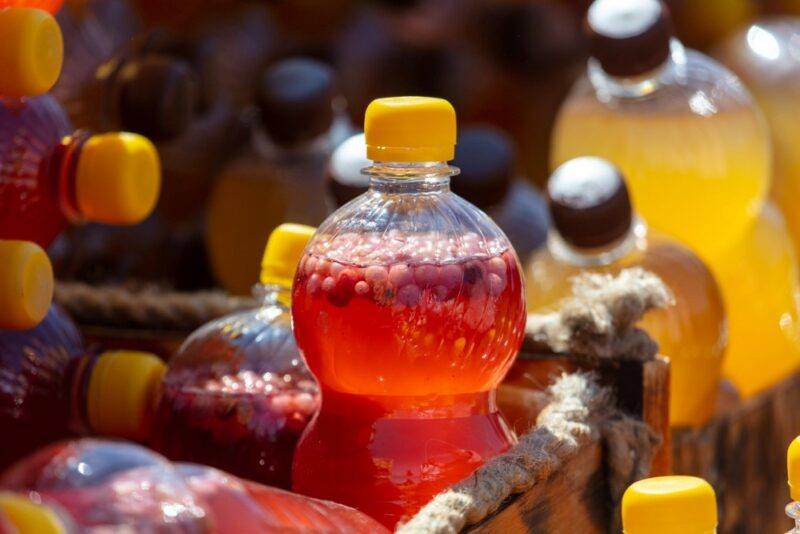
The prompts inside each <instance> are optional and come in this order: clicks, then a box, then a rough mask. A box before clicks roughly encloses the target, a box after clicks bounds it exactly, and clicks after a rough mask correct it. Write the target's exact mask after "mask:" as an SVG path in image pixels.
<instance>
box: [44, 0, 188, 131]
mask: <svg viewBox="0 0 800 534" xmlns="http://www.w3.org/2000/svg"><path fill="white" fill-rule="evenodd" d="M58 21H59V24H60V25H61V30H62V32H63V34H64V45H65V46H64V48H65V50H66V57H65V59H64V68H63V72H62V74H61V77H60V78H59V81H58V84H57V85H56V86H55V88H54V89H53V95H54V96H55V97H56V98H57V99H58V100H59V102H61V104H62V105H63V106H64V108H65V110H66V111H67V113H68V114H69V116H70V119H71V120H72V122H73V124H74V125H75V126H76V127H77V128H91V129H93V130H97V131H108V130H125V131H131V132H135V133H139V134H142V135H145V136H147V137H148V138H150V139H152V140H154V141H161V140H164V139H169V138H173V137H176V136H178V135H179V134H181V133H182V132H183V131H184V130H185V129H186V127H187V126H188V124H189V122H190V120H191V119H192V117H193V114H194V112H195V108H196V103H197V93H198V88H197V86H196V85H197V82H196V80H195V76H194V73H193V72H192V69H191V67H190V66H189V64H188V63H187V62H185V61H183V60H181V59H179V58H176V57H170V56H167V55H156V54H149V53H147V51H146V44H147V41H148V38H147V36H142V37H140V38H139V39H135V37H136V36H137V34H138V33H139V32H140V31H141V28H142V24H141V21H139V20H138V17H137V15H136V12H135V10H134V9H133V8H132V6H131V5H130V3H129V2H128V1H127V0H89V1H80V2H68V3H67V5H66V6H64V9H62V10H61V12H60V13H59V15H58Z"/></svg>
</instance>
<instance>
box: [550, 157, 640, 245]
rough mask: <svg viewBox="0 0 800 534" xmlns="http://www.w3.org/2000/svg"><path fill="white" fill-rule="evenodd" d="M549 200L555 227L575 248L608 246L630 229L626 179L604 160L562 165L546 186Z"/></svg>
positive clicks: (631, 216)
mask: <svg viewBox="0 0 800 534" xmlns="http://www.w3.org/2000/svg"><path fill="white" fill-rule="evenodd" d="M547 199H548V202H549V205H550V214H551V215H552V218H553V226H555V228H556V230H558V232H559V233H560V234H561V237H562V238H564V241H566V242H567V243H569V244H571V245H573V246H576V247H580V248H592V247H602V246H605V245H609V244H611V243H613V242H614V241H616V240H617V239H620V238H621V237H623V236H624V235H625V234H627V233H628V230H629V229H630V227H631V222H632V219H633V213H632V212H633V210H632V208H631V200H630V197H629V195H628V187H627V186H626V185H625V178H624V177H623V176H622V173H621V172H620V170H619V169H618V168H617V167H615V166H614V165H612V164H611V163H610V162H608V161H606V160H604V159H601V158H595V157H582V158H575V159H572V160H570V161H568V162H566V163H564V164H563V165H561V166H560V167H559V168H557V169H556V170H555V171H554V172H553V174H552V175H550V180H549V181H548V182H547Z"/></svg>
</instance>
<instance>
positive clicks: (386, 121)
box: [364, 96, 456, 162]
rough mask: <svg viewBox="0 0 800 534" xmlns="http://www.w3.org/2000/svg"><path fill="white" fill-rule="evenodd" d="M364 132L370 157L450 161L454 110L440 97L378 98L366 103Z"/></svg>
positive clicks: (379, 159)
mask: <svg viewBox="0 0 800 534" xmlns="http://www.w3.org/2000/svg"><path fill="white" fill-rule="evenodd" d="M364 136H365V138H366V141H367V158H369V159H371V160H373V161H399V162H421V161H449V160H451V159H453V157H455V146H456V111H455V110H454V109H453V106H452V105H451V104H450V102H448V101H447V100H443V99H441V98H429V97H424V96H397V97H391V98H378V99H376V100H373V101H372V102H371V103H370V105H369V106H368V107H367V112H366V115H365V116H364Z"/></svg>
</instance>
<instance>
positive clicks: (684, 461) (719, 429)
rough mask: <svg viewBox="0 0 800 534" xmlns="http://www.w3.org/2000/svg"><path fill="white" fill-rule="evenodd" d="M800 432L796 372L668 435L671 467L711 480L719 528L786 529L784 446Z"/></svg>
mask: <svg viewBox="0 0 800 534" xmlns="http://www.w3.org/2000/svg"><path fill="white" fill-rule="evenodd" d="M798 434H800V373H797V374H795V375H793V376H791V377H789V378H787V379H786V380H784V381H782V382H781V383H779V384H777V385H776V386H774V387H772V388H770V389H769V390H767V391H765V392H763V393H761V394H760V395H757V396H756V397H753V398H751V399H748V400H747V401H744V402H742V403H741V404H739V405H738V406H736V407H735V408H733V409H732V410H730V411H729V412H728V413H726V414H724V415H720V416H718V417H717V418H715V419H714V420H712V421H711V422H710V423H709V424H707V425H706V426H705V427H703V428H701V429H698V430H682V431H676V432H674V433H673V436H672V463H673V470H674V472H676V473H680V474H690V475H697V476H700V477H703V478H705V479H706V480H708V482H709V483H710V484H711V485H712V486H714V489H715V490H716V492H717V500H718V502H719V514H720V523H719V532H720V533H721V534H728V533H731V534H734V533H736V534H738V533H753V534H756V533H759V534H760V533H762V532H786V531H787V530H789V528H791V526H792V523H791V521H790V520H789V519H788V518H787V517H786V516H785V514H784V507H785V505H786V504H787V503H788V502H789V500H790V499H789V490H788V487H787V485H786V478H787V475H786V448H787V447H788V446H789V443H790V442H791V440H792V439H794V438H795V437H796V436H797V435H798Z"/></svg>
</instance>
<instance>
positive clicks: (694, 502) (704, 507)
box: [622, 476, 717, 534]
mask: <svg viewBox="0 0 800 534" xmlns="http://www.w3.org/2000/svg"><path fill="white" fill-rule="evenodd" d="M716 528H717V500H716V496H715V495H714V489H713V488H712V487H711V485H710V484H709V483H708V482H706V481H705V480H703V479H702V478H697V477H689V476H665V477H654V478H646V479H644V480H640V481H638V482H634V483H633V484H631V485H630V486H629V487H628V489H627V490H626V491H625V495H623V496H622V530H623V532H624V533H625V534H675V533H676V532H680V533H681V534H712V533H713V532H714V531H715V529H716Z"/></svg>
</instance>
